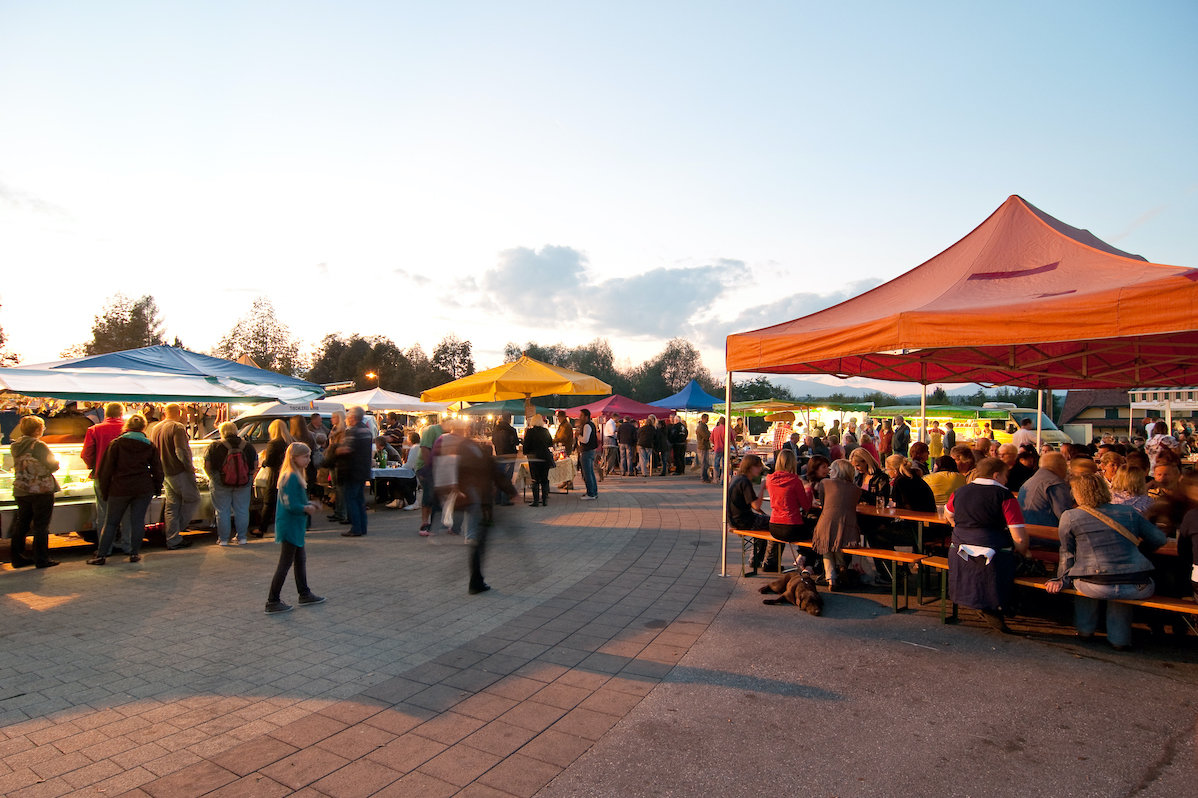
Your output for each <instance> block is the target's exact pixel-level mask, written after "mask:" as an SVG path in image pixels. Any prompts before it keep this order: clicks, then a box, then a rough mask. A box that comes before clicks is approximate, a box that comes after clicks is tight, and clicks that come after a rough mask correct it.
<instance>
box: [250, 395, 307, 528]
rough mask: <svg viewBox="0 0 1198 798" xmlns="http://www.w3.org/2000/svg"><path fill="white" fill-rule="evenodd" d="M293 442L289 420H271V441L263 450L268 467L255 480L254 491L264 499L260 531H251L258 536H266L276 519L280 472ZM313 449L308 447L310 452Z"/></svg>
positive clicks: (264, 465) (263, 464) (263, 456)
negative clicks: (289, 429) (288, 448)
mask: <svg viewBox="0 0 1198 798" xmlns="http://www.w3.org/2000/svg"><path fill="white" fill-rule="evenodd" d="M291 443H292V438H291V433H290V432H289V431H288V429H287V422H286V421H285V420H284V419H281V418H276V419H275V420H274V421H272V422H270V442H269V443H267V444H266V449H265V450H264V451H263V452H262V467H263V468H264V469H266V474H265V475H264V476H260V477H259V478H257V479H255V480H254V483H255V488H256V490H255V491H254V492H255V493H258V494H259V496H258V498H260V499H261V500H262V517H261V520H259V522H258V531H257V532H250V534H251V535H253V536H254V537H256V538H260V537H263V536H265V535H266V529H267V527H269V526H270V525H271V524H272V523H273V522H274V520H275V504H276V503H277V502H278V500H279V488H278V484H279V474H280V472H281V471H282V468H283V459H284V457H285V456H286V454H287V447H288V446H289V445H290V444H291ZM311 451H312V450H311V449H308V452H309V454H311ZM309 461H311V457H309ZM305 483H306V480H305Z"/></svg>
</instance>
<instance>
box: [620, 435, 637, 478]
mask: <svg viewBox="0 0 1198 798" xmlns="http://www.w3.org/2000/svg"><path fill="white" fill-rule="evenodd" d="M635 468H636V447H635V446H633V445H632V444H630V443H621V444H620V473H621V474H623V475H624V476H630V475H631V474H632V472H633V470H634V469H635Z"/></svg>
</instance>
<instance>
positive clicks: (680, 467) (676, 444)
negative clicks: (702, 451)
mask: <svg viewBox="0 0 1198 798" xmlns="http://www.w3.org/2000/svg"><path fill="white" fill-rule="evenodd" d="M688 437H690V430H689V429H687V428H686V422H685V421H683V420H682V416H680V415H678V414H677V413H675V414H674V416H673V418H672V419H671V420H670V448H671V449H673V451H674V473H675V474H677V475H678V476H682V475H683V474H684V473H686V439H687V438H688Z"/></svg>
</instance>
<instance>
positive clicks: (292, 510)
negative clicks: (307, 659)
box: [266, 443, 325, 614]
mask: <svg viewBox="0 0 1198 798" xmlns="http://www.w3.org/2000/svg"><path fill="white" fill-rule="evenodd" d="M311 460H312V450H311V449H309V448H308V447H307V445H306V444H303V443H292V444H290V445H288V447H287V450H286V452H285V454H284V457H283V463H282V465H281V466H280V467H279V479H278V482H277V483H276V484H275V491H276V492H277V494H278V498H277V500H276V502H277V506H276V507H275V513H274V515H275V542H276V543H281V544H282V546H283V548H282V549H281V550H280V551H279V564H278V567H276V568H275V575H274V578H273V579H272V580H271V582H270V593H269V595H268V596H267V599H266V612H267V613H270V614H275V613H280V612H287V611H289V610H291V609H292V606H291V605H290V604H287V603H286V602H284V601H283V600H282V598H281V597H280V595H279V594H280V592H281V591H282V589H283V582H284V581H286V579H287V572H288V571H290V570H292V568H294V569H295V588H296V591H297V592H298V593H299V603H300V604H320V603H322V602H324V600H325V599H324V597H323V596H317V595H316V594H314V593H313V592H312V590H311V588H309V587H308V557H307V553H306V551H305V549H304V536H305V533H306V532H307V530H308V522H309V519H310V518H311V517H312V516H314V515H316V513H317V512H318V511H319V510H320V505H318V504H317V503H316V502H310V501H308V482H307V479H305V477H304V474H305V472H306V471H307V468H308V463H309V462H311Z"/></svg>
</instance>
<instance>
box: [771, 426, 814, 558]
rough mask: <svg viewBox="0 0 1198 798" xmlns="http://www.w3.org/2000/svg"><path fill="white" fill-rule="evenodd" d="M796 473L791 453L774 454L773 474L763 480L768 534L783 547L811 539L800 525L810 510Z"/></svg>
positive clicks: (809, 501)
mask: <svg viewBox="0 0 1198 798" xmlns="http://www.w3.org/2000/svg"><path fill="white" fill-rule="evenodd" d="M797 472H798V465H797V461H796V460H795V455H794V452H792V451H791V450H790V449H783V450H782V451H781V452H779V453H778V460H777V462H776V463H775V464H774V473H772V474H770V475H769V476H768V477H766V480H765V489H766V491H767V492H768V493H769V495H770V534H771V535H773V536H774V537H776V538H777V539H778V540H785V541H786V542H787V543H795V542H797V541H800V540H810V538H811V532H810V530H808V529H807V527H806V525H805V524H804V521H803V513H805V512H806V511H808V510H810V509H811V494H810V493H809V492H808V491H807V486H806V485H804V484H803V480H801V479H799V475H798V473H797Z"/></svg>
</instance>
